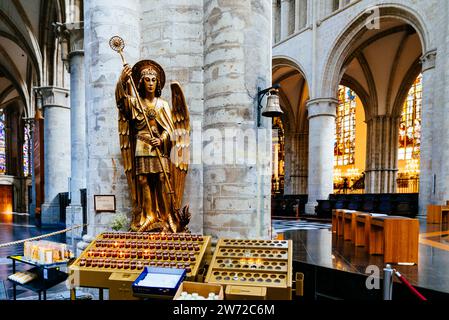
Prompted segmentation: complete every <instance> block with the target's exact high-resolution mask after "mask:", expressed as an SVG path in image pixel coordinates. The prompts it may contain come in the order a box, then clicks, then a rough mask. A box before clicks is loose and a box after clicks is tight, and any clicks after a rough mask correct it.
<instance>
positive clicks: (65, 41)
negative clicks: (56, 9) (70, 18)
mask: <svg viewBox="0 0 449 320" xmlns="http://www.w3.org/2000/svg"><path fill="white" fill-rule="evenodd" d="M55 33H56V36H57V37H58V39H59V41H60V43H61V47H62V51H61V54H62V60H63V61H64V64H65V66H66V67H67V70H68V71H69V72H70V65H69V63H68V61H69V60H70V58H71V57H73V56H75V55H84V22H82V21H79V22H68V23H57V24H55Z"/></svg>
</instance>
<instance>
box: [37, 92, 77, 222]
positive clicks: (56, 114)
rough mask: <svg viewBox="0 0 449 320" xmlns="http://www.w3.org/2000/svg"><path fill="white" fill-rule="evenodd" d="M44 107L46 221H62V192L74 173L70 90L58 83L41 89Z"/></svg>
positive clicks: (44, 207)
mask: <svg viewBox="0 0 449 320" xmlns="http://www.w3.org/2000/svg"><path fill="white" fill-rule="evenodd" d="M37 90H38V91H39V93H40V95H41V96H42V107H43V109H44V181H45V182H44V183H45V184H44V190H45V197H44V198H45V201H44V203H43V204H42V216H41V217H42V218H41V222H42V225H51V224H57V223H59V222H60V214H59V199H58V194H59V193H60V192H67V191H68V189H69V187H68V182H69V177H70V153H71V151H70V130H69V128H70V108H69V101H68V100H69V90H67V89H63V88H58V87H41V88H38V89H37Z"/></svg>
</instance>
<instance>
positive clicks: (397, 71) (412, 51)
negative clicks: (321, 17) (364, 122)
mask: <svg viewBox="0 0 449 320" xmlns="http://www.w3.org/2000/svg"><path fill="white" fill-rule="evenodd" d="M421 56H422V47H421V42H420V38H419V35H418V34H417V33H416V31H415V30H414V29H413V27H411V26H409V25H407V24H404V23H403V22H402V21H400V20H393V19H388V20H382V21H381V24H380V29H374V30H367V31H366V32H365V33H364V34H363V35H362V36H361V37H360V38H359V39H358V40H357V42H356V43H355V44H354V46H353V47H352V50H351V53H350V55H349V56H348V57H347V58H346V62H345V65H344V67H343V70H342V84H344V85H347V86H350V87H351V88H352V89H353V90H355V91H356V93H357V94H358V95H359V96H360V97H361V99H362V101H363V103H364V105H365V108H366V109H367V110H366V114H367V117H368V118H369V117H370V116H373V115H397V114H398V112H399V111H400V110H398V108H399V107H400V105H402V103H403V101H404V99H405V93H406V91H408V89H409V88H410V86H411V84H412V82H413V80H414V79H415V78H416V77H417V76H418V74H419V73H420V71H421V65H420V57H421Z"/></svg>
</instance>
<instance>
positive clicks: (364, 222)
mask: <svg viewBox="0 0 449 320" xmlns="http://www.w3.org/2000/svg"><path fill="white" fill-rule="evenodd" d="M386 216H387V215H386V214H378V213H367V212H358V213H357V216H356V218H355V232H354V244H355V246H356V247H366V248H369V233H370V230H371V218H372V217H386Z"/></svg>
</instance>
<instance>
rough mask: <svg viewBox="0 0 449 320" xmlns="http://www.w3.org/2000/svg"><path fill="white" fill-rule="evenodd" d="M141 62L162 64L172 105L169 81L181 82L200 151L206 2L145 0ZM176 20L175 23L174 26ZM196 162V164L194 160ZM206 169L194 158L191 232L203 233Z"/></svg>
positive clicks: (189, 182)
mask: <svg viewBox="0 0 449 320" xmlns="http://www.w3.org/2000/svg"><path fill="white" fill-rule="evenodd" d="M141 12H142V19H141V24H140V26H141V30H152V32H143V33H142V39H141V50H140V55H141V59H153V60H155V61H157V62H158V63H160V64H161V66H162V67H163V68H164V71H165V75H166V80H167V81H166V85H165V87H164V89H163V90H162V97H163V98H164V99H165V100H167V101H168V102H169V103H171V90H170V85H169V84H170V82H172V81H178V82H179V83H180V85H181V87H182V90H183V91H184V95H185V98H186V102H187V106H188V109H189V113H190V124H191V128H192V130H191V141H192V145H191V149H190V151H191V154H192V155H193V153H195V155H199V157H198V158H201V155H200V152H199V150H198V149H196V148H195V147H194V146H193V145H194V144H195V143H197V145H198V146H200V145H201V141H197V139H196V137H198V136H200V137H201V122H202V120H203V109H204V93H203V90H204V82H203V65H204V41H203V0H189V1H175V2H172V3H170V2H167V1H163V0H160V1H143V2H142V5H141ZM173 20H176V23H173ZM193 160H194V161H193ZM202 180H203V166H202V163H201V160H199V161H196V159H195V158H192V161H191V163H190V165H189V170H188V173H187V179H186V184H185V188H184V196H183V205H186V204H189V208H190V212H191V213H192V217H191V219H190V223H189V229H190V230H191V231H192V232H193V233H202V232H203V183H202Z"/></svg>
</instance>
